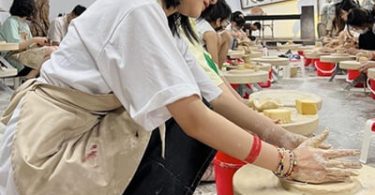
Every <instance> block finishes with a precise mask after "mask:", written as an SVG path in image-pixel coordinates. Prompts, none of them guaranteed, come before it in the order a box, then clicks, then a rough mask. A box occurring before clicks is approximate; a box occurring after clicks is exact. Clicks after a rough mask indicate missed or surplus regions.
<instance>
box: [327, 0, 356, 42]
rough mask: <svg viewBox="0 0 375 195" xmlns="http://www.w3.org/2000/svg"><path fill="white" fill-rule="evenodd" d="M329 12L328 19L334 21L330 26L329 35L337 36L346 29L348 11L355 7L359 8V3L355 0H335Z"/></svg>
mask: <svg viewBox="0 0 375 195" xmlns="http://www.w3.org/2000/svg"><path fill="white" fill-rule="evenodd" d="M332 6H333V7H332V8H331V11H330V12H329V17H328V20H329V21H332V26H329V27H328V29H327V30H328V32H329V36H331V37H336V36H338V35H339V34H340V32H342V31H343V30H344V29H345V22H346V20H347V16H348V12H349V11H350V10H351V9H353V8H358V7H359V4H358V3H357V2H356V1H354V0H336V1H335V0H334V1H333V2H332Z"/></svg>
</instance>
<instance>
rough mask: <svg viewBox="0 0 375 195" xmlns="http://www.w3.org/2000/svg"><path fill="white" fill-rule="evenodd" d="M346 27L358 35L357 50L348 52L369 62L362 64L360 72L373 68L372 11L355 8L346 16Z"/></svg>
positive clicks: (374, 29) (374, 37)
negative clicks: (365, 58)
mask: <svg viewBox="0 0 375 195" xmlns="http://www.w3.org/2000/svg"><path fill="white" fill-rule="evenodd" d="M346 23H347V25H348V26H350V28H351V29H353V31H356V32H357V33H359V34H360V35H359V38H358V48H352V49H350V50H349V52H350V53H351V54H355V55H358V56H363V57H367V58H368V59H369V60H370V61H369V62H366V63H364V64H363V66H362V67H361V69H360V70H361V71H366V70H367V69H368V68H373V67H375V63H374V61H371V60H374V59H375V26H374V23H375V19H374V15H373V12H372V11H369V10H366V9H363V8H356V9H352V10H351V11H350V12H349V14H348V20H347V22H346Z"/></svg>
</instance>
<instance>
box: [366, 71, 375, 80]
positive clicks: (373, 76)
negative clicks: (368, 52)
mask: <svg viewBox="0 0 375 195" xmlns="http://www.w3.org/2000/svg"><path fill="white" fill-rule="evenodd" d="M367 76H368V78H370V79H375V68H370V69H368V70H367Z"/></svg>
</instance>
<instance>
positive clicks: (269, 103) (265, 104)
mask: <svg viewBox="0 0 375 195" xmlns="http://www.w3.org/2000/svg"><path fill="white" fill-rule="evenodd" d="M253 104H254V108H255V109H256V110H258V111H259V112H263V111H264V110H269V109H277V108H280V107H281V106H282V104H280V103H279V102H278V101H276V100H263V101H259V100H254V101H253Z"/></svg>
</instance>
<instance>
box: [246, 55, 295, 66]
mask: <svg viewBox="0 0 375 195" xmlns="http://www.w3.org/2000/svg"><path fill="white" fill-rule="evenodd" d="M253 61H254V62H262V63H268V64H271V65H276V66H287V65H288V64H289V59H287V58H279V57H273V56H266V57H262V58H254V59H253Z"/></svg>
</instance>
